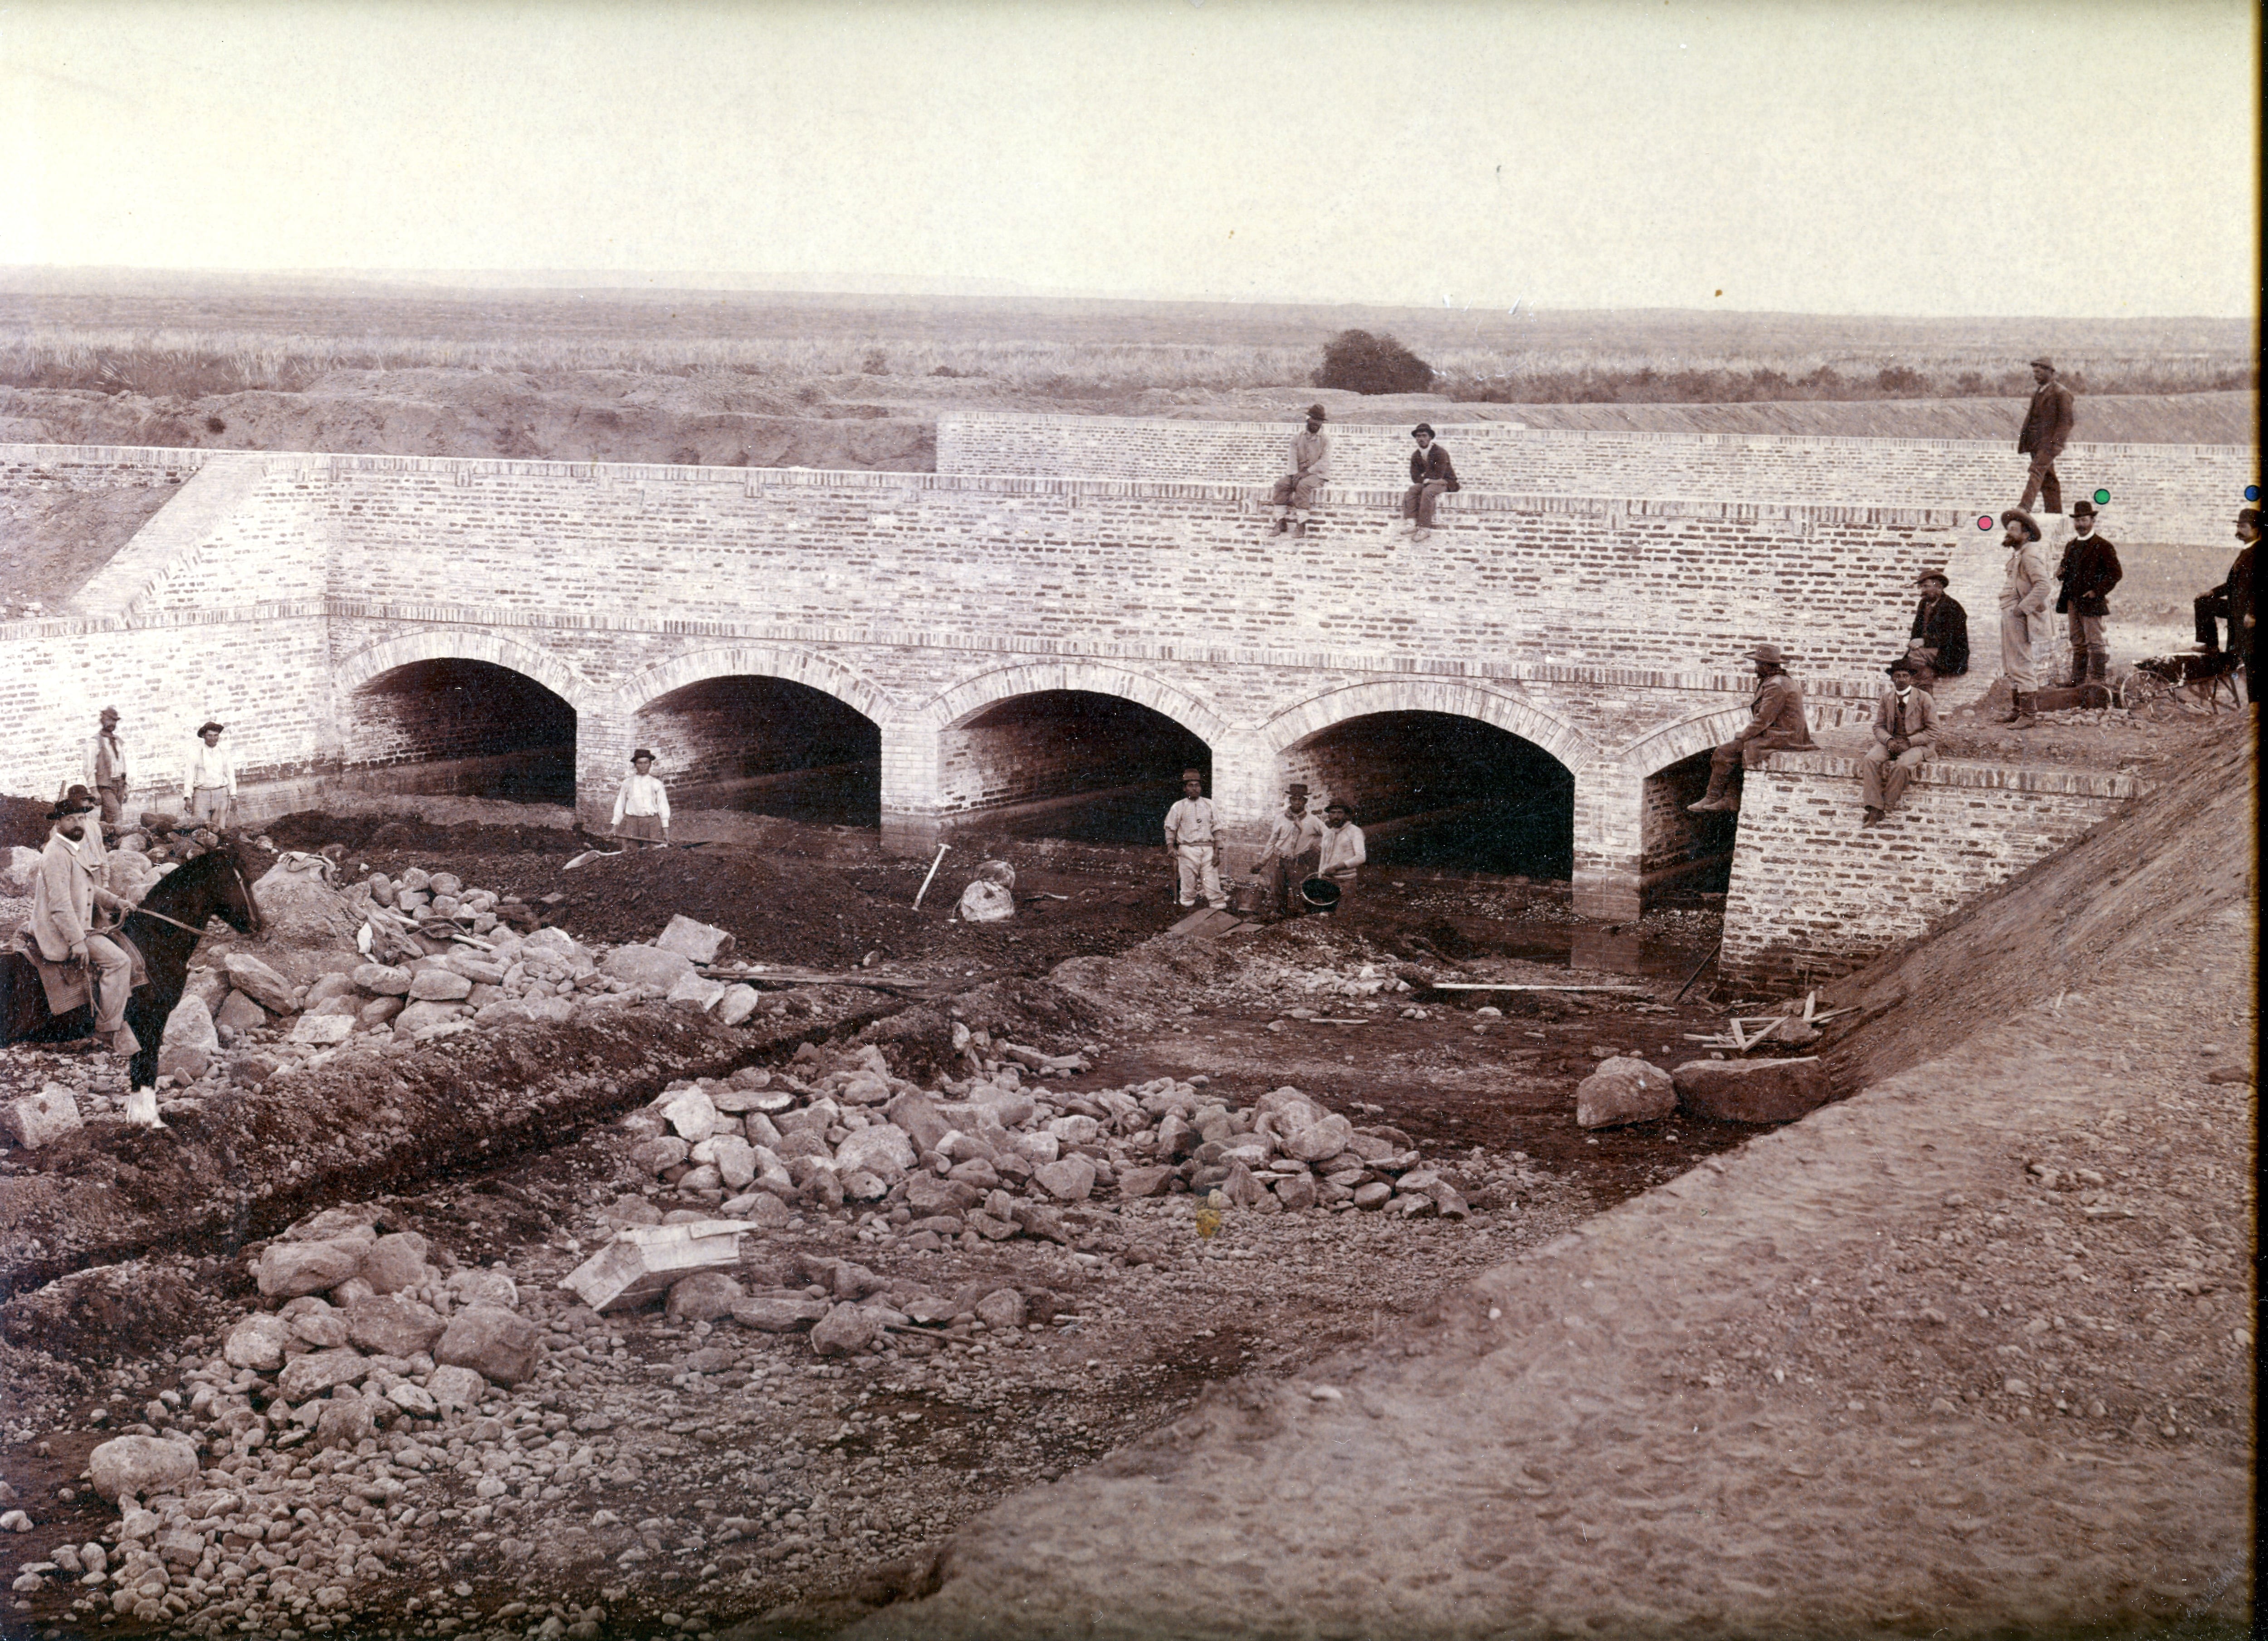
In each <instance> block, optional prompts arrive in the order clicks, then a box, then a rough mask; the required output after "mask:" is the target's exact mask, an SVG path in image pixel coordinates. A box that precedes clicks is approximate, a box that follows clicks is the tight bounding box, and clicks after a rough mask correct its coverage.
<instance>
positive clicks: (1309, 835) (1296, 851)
mask: <svg viewBox="0 0 2268 1641" xmlns="http://www.w3.org/2000/svg"><path fill="white" fill-rule="evenodd" d="M1322 846H1323V817H1322V816H1320V815H1310V814H1309V813H1308V812H1307V782H1305V781H1303V780H1295V781H1293V782H1292V784H1291V786H1290V787H1286V788H1285V793H1284V812H1283V813H1282V814H1281V815H1278V817H1276V824H1274V825H1273V826H1271V827H1270V828H1269V831H1268V846H1267V848H1266V849H1265V850H1264V851H1263V853H1262V854H1261V856H1260V863H1259V864H1258V865H1256V866H1255V867H1254V868H1253V869H1252V875H1253V876H1255V877H1257V878H1258V879H1260V881H1261V882H1262V883H1264V884H1266V885H1267V887H1268V892H1269V898H1270V900H1271V901H1272V902H1273V903H1274V906H1273V909H1274V910H1275V911H1276V912H1277V913H1278V915H1288V914H1290V913H1295V912H1297V911H1298V910H1299V909H1300V883H1301V882H1302V881H1303V880H1305V878H1306V877H1307V874H1308V873H1309V872H1310V871H1311V870H1312V869H1313V867H1314V860H1315V857H1316V855H1317V854H1318V853H1319V852H1320V851H1321V850H1322Z"/></svg>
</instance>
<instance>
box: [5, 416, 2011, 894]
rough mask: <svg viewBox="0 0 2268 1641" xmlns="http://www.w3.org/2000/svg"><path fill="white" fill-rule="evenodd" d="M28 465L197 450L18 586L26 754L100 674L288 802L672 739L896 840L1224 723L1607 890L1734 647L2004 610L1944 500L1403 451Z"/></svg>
mask: <svg viewBox="0 0 2268 1641" xmlns="http://www.w3.org/2000/svg"><path fill="white" fill-rule="evenodd" d="M1454 432H1455V430H1453V429H1448V428H1445V429H1444V439H1445V440H1448V439H1450V438H1452V437H1453V436H1454ZM1181 436H1183V437H1186V436H1187V434H1186V429H1185V430H1184V432H1183V434H1182V435H1181ZM1492 436H1493V437H1496V438H1499V439H1500V438H1501V437H1502V433H1501V432H1500V431H1499V432H1496V433H1495V434H1493V435H1492ZM1197 437H1199V438H1200V439H1202V438H1203V437H1204V435H1203V434H1199V435H1197ZM1358 442H1359V441H1358ZM1845 442H1846V443H1854V444H1855V443H1862V442H1864V441H1845ZM968 445H969V440H968V439H966V438H961V437H956V438H954V439H947V440H941V444H940V447H941V449H947V448H957V449H966V448H967V447H968ZM1190 465H1192V466H1193V467H1197V468H1198V469H1203V468H1204V466H1205V462H1204V460H1203V457H1202V452H1199V455H1198V456H1197V459H1194V460H1192V461H1191V462H1190ZM1238 477H1243V475H1242V474H1241V472H1239V473H1238ZM1389 481H1390V474H1389ZM0 484H4V485H5V486H6V487H7V488H10V489H13V490H17V491H23V490H31V489H37V488H40V487H42V486H45V487H50V488H61V489H72V488H81V489H90V490H92V489H103V488H117V487H120V486H132V485H137V484H138V485H149V486H157V485H174V486H178V489H177V490H176V492H175V493H174V494H173V497H172V499H171V500H170V501H169V502H167V503H166V505H165V506H163V507H162V508H161V509H159V510H158V512H157V513H156V514H154V515H153V516H152V517H151V520H150V521H149V522H148V523H147V524H146V525H145V526H144V528H143V529H142V530H141V531H140V533H139V534H138V535H136V536H134V538H133V539H132V540H131V541H130V542H129V543H127V545H126V546H125V547H124V548H123V549H122V551H120V552H119V553H118V554H117V555H116V557H115V558H114V559H113V560H112V561H111V562H110V563H109V564H108V565H107V566H106V567H105V568H104V569H103V570H101V571H100V572H99V573H97V575H96V576H95V577H94V579H93V580H92V581H91V582H89V583H88V584H87V585H86V586H85V588H83V589H82V590H81V591H80V593H79V594H78V595H77V597H76V598H75V599H74V601H73V604H72V609H71V611H70V614H69V615H67V616H64V617H57V618H51V619H48V620H43V621H37V622H21V621H19V622H15V623H11V624H6V625H0V658H4V659H5V660H6V661H7V662H9V663H10V665H9V666H7V667H6V668H5V669H0V671H4V676H5V678H6V680H7V681H5V682H0V708H4V710H5V713H6V715H7V717H8V718H9V719H10V720H11V721H13V722H16V723H18V724H19V725H20V726H21V728H20V730H19V732H18V734H17V735H14V736H12V737H11V739H10V741H9V743H8V745H7V747H6V748H5V750H4V752H0V758H4V760H5V762H4V764H0V780H4V781H5V784H6V786H7V787H8V789H11V790H16V791H33V792H44V791H45V790H47V789H48V787H53V786H54V785H55V783H56V781H57V780H59V779H60V778H62V777H63V775H66V774H69V773H70V763H71V761H72V758H73V757H74V756H75V749H76V747H77V744H78V743H79V738H80V737H83V736H84V735H85V734H86V733H87V732H88V731H89V730H90V729H91V728H92V720H93V715H94V712H95V710H96V708H97V707H99V706H101V705H104V704H109V703H115V704H116V705H118V706H120V707H121V708H122V711H123V712H125V713H126V714H127V719H128V722H129V725H131V726H136V728H138V735H135V736H134V737H133V738H134V739H135V740H136V741H138V743H139V744H140V745H142V746H144V747H145V748H154V747H165V748H173V747H179V746H185V745H187V744H188V740H189V737H190V733H191V731H192V730H193V729H194V728H195V725H196V723H197V722H198V721H201V720H202V719H203V717H204V716H205V715H207V714H210V715H213V716H216V717H219V718H221V719H223V720H224V721H227V722H228V723H229V724H230V725H231V726H232V730H231V733H232V737H233V739H234V743H235V745H236V747H237V750H238V752H239V758H241V759H242V760H243V762H244V763H245V764H246V765H247V767H248V769H249V770H250V772H251V778H252V779H253V780H254V781H255V782H261V781H265V782H268V783H270V784H271V785H273V786H274V787H275V790H276V794H277V797H276V801H275V807H279V808H280V807H282V806H283V805H284V802H285V801H286V799H287V796H288V798H289V800H290V801H292V802H304V801H305V800H306V795H307V794H306V787H307V784H308V783H310V782H339V781H345V782H355V781H365V782H366V781H370V780H393V781H396V782H400V783H405V784H406V783H413V782H415V781H416V780H418V779H419V778H420V775H421V772H436V771H439V772H450V771H454V772H463V771H465V770H468V769H470V770H480V769H483V768H488V769H491V770H493V769H495V768H497V767H509V768H513V769H519V770H522V771H525V770H527V769H528V768H530V767H539V766H541V765H542V764H543V763H544V762H545V760H549V763H550V765H551V767H552V770H553V774H552V776H551V781H552V793H553V795H556V796H558V797H561V798H564V797H566V796H568V795H570V788H571V796H572V799H573V801H574V802H575V803H576V804H577V806H578V809H581V811H582V812H583V813H584V814H585V816H586V817H589V816H594V815H600V814H602V813H603V812H604V810H605V809H606V808H607V806H608V804H609V803H610V802H611V798H612V794H613V791H614V788H615V785H616V783H617V782H618V781H619V780H620V778H621V776H622V772H624V770H625V767H626V764H627V759H628V757H629V754H630V750H631V749H632V747H633V746H634V745H639V744H644V745H648V746H652V747H653V748H654V749H655V750H657V751H658V752H659V754H660V756H661V760H662V765H663V767H664V770H665V772H666V773H667V774H668V776H669V778H670V780H671V783H672V787H673V790H674V791H675V792H676V793H677V794H678V799H677V801H678V802H680V803H681V804H684V803H687V802H693V803H698V802H703V801H705V800H708V799H712V798H713V799H714V800H715V801H716V802H719V803H720V804H725V805H730V804H733V803H750V802H754V803H755V804H758V805H761V803H762V799H761V798H760V797H752V796H751V795H752V794H756V793H760V792H761V791H762V788H764V787H766V786H767V785H768V784H778V783H794V782H797V781H806V782H807V781H809V780H811V779H813V772H814V771H817V772H832V775H831V778H835V779H838V780H842V781H847V782H848V783H849V784H850V787H852V788H857V787H859V783H861V782H864V783H865V787H864V795H863V797H860V798H858V802H863V803H864V804H865V805H866V807H865V810H864V814H865V818H866V819H867V820H868V822H869V824H877V825H879V827H880V835H881V839H882V840H883V843H884V845H885V846H886V847H887V848H889V849H891V850H894V851H897V852H901V853H917V852H926V851H927V850H928V849H929V848H930V847H932V846H933V844H934V842H935V841H936V839H938V838H939V835H940V833H941V832H949V831H950V830H952V829H953V828H954V827H956V826H967V825H970V824H982V823H984V822H987V821H990V820H998V819H1000V818H1002V817H1005V816H1009V815H1028V814H1031V813H1033V812H1035V811H1044V810H1045V809H1047V808H1048V807H1049V806H1050V805H1058V806H1060V805H1066V804H1075V803H1079V802H1091V801H1093V800H1094V799H1095V798H1096V797H1097V796H1098V795H1105V796H1107V795H1109V794H1112V793H1114V792H1117V793H1134V794H1138V795H1143V796H1142V801H1143V802H1149V799H1150V796H1151V795H1155V794H1156V793H1157V791H1158V790H1159V789H1160V785H1161V784H1162V786H1163V787H1164V788H1165V789H1166V790H1167V791H1170V788H1171V785H1172V780H1173V777H1174V775H1175V772H1177V771H1178V770H1179V769H1180V768H1181V767H1182V765H1184V764H1187V763H1196V764H1197V765H1200V766H1202V767H1204V768H1206V769H1207V770H1208V772H1209V776H1210V780H1211V791H1212V792H1213V794H1214V796H1215V798H1216V801H1217V802H1218V804H1219V808H1220V809H1221V811H1222V813H1223V815H1224V817H1225V818H1226V821H1227V822H1228V823H1229V824H1230V826H1231V828H1232V832H1233V834H1234V835H1236V836H1237V837H1239V838H1241V839H1251V838H1253V837H1256V836H1257V835H1258V834H1259V832H1261V831H1262V830H1263V829H1264V826H1265V824H1266V820H1267V817H1269V816H1270V814H1271V813H1272V812H1273V810H1274V808H1275V806H1276V802H1277V801H1278V795H1279V794H1280V791H1281V787H1282V786H1283V784H1284V783H1285V781H1286V780H1293V779H1305V780H1307V781H1308V783H1309V784H1310V785H1311V786H1312V787H1315V788H1316V789H1317V790H1318V791H1321V792H1329V793H1331V794H1334V795H1346V796H1348V797H1350V798H1351V800H1352V801H1353V802H1355V803H1356V805H1357V807H1358V810H1359V813H1360V814H1361V815H1362V816H1363V817H1364V818H1365V819H1366V822H1377V821H1383V822H1386V823H1387V824H1389V825H1390V824H1392V823H1393V822H1394V821H1395V818H1396V817H1408V816H1411V815H1416V814H1425V813H1431V814H1439V813H1441V812H1443V811H1451V812H1454V811H1455V810H1456V809H1458V807H1459V806H1460V805H1465V804H1470V803H1473V802H1481V801H1487V802H1496V803H1499V804H1502V803H1505V802H1512V803H1513V804H1514V805H1515V806H1516V807H1517V806H1520V805H1525V806H1526V807H1527V808H1528V809H1529V810H1530V811H1532V814H1531V817H1530V818H1531V819H1533V820H1534V821H1535V831H1536V832H1537V833H1538V835H1539V836H1541V837H1542V839H1543V842H1542V844H1540V845H1539V846H1537V850H1536V851H1531V854H1532V856H1533V861H1534V863H1535V866H1536V869H1537V870H1538V874H1539V875H1546V876H1572V883H1573V888H1574V899H1575V906H1576V909H1577V910H1578V911H1579V912H1580V913H1583V914H1585V915H1587V916H1591V917H1595V918H1602V919H1608V920H1624V919H1627V918H1629V917H1631V916H1633V915H1635V914H1636V913H1637V912H1638V910H1639V908H1640V906H1641V903H1642V899H1643V896H1644V894H1645V892H1646V889H1647V888H1648V887H1649V886H1651V885H1653V884H1657V883H1663V882H1666V881H1668V880H1671V879H1674V878H1675V877H1677V876H1680V875H1682V874H1683V873H1685V872H1689V871H1690V870H1692V869H1694V868H1695V867H1696V866H1697V864H1702V863H1706V862H1709V861H1722V860H1723V859H1724V857H1725V855H1726V854H1727V850H1728V848H1729V846H1730V843H1729V837H1728V833H1727V830H1726V826H1725V824H1724V823H1716V824H1715V827H1716V829H1715V830H1713V831H1712V829H1711V828H1710V826H1709V825H1707V824H1697V823H1696V822H1694V821H1693V820H1691V819H1690V818H1689V817H1687V816H1686V815H1685V814H1684V812H1683V802H1684V801H1685V800H1686V799H1688V798H1689V797H1690V796H1691V795H1694V794H1695V793H1696V792H1697V790H1698V787H1699V786H1700V784H1701V782H1702V780H1703V779H1704V778H1705V764H1706V758H1705V753H1706V750H1707V749H1708V748H1709V747H1710V746H1711V745H1712V744H1713V743H1716V742H1717V741H1719V740H1720V739H1722V738H1724V737H1725V736H1726V735H1727V734H1729V733H1730V732H1731V730H1732V729H1733V728H1735V727H1737V726H1738V725H1739V724H1740V723H1741V722H1742V721H1744V719H1745V716H1746V700H1747V696H1748V692H1749V687H1750V686H1749V681H1748V679H1747V678H1746V677H1745V676H1744V674H1743V669H1742V663H1741V662H1740V660H1739V656H1740V653H1741V651H1742V649H1744V648H1745V647H1748V646H1749V645H1750V644H1752V643H1754V642H1756V641H1759V640H1765V639H1769V640H1772V641H1776V642H1778V643H1779V644H1780V645H1782V646H1783V647H1785V648H1786V649H1787V650H1788V651H1789V652H1790V654H1791V655H1792V656H1793V660H1794V663H1795V666H1796V668H1797V670H1798V671H1799V673H1800V675H1801V676H1803V678H1804V680H1805V683H1806V685H1807V689H1808V693H1809V696H1810V699H1812V701H1813V703H1814V713H1815V724H1816V725H1817V726H1819V727H1822V728H1824V727H1828V726H1830V725H1833V724H1835V723H1837V722H1840V721H1842V720H1843V719H1844V718H1845V716H1855V715H1856V714H1857V713H1861V712H1865V711H1867V710H1868V709H1869V707H1870V704H1871V701H1872V699H1873V697H1874V693H1875V692H1876V691H1877V689H1878V688H1879V684H1880V677H1881V674H1880V671H1879V669H1880V668H1881V665H1882V664H1883V662H1884V661H1885V660H1886V659H1887V658H1888V657H1889V655H1891V654H1895V653H1896V651H1897V650H1898V649H1899V648H1900V647H1902V645H1903V641H1904V629H1905V625H1906V622H1907V619H1908V617H1909V612H1910V610H1911V597H1912V593H1911V583H1912V580H1913V578H1914V576H1915V574H1916V573H1917V572H1918V571H1919V570H1920V569H1922V568H1924V567H1925V566H1929V565H1945V566H1948V569H1949V572H1950V573H1951V575H1952V577H1953V580H1954V584H1955V595H1957V596H1960V597H1962V599H1963V601H1964V602H1966V603H1968V605H1969V606H1970V609H1971V610H1972V611H1977V612H1980V614H1981V615H1983V616H1984V617H1986V618H1987V620H1989V613H1990V611H1991V610H1992V587H1993V586H1994V585H1996V584H1997V580H1998V558H1999V555H1998V551H1997V546H1996V542H1997V536H1996V535H1991V534H1985V533H1982V532H1980V531H1979V530H1978V529H1977V525H1976V515H1975V514H1974V513H1972V512H1970V511H1968V510H1966V509H1956V508H1955V507H1952V506H1932V507H1914V508H1896V507H1879V506H1862V505H1857V504H1855V503H1850V504H1837V505H1830V506H1804V505H1797V504H1794V503H1771V504H1755V503H1742V502H1735V501H1729V500H1720V499H1686V500H1676V499H1668V500H1664V499H1653V500H1638V499H1626V498H1622V497H1611V496H1610V497H1587V496H1570V495H1564V494H1525V493H1516V492H1508V491H1501V490H1486V489H1482V488H1477V487H1471V488H1468V489H1467V490H1466V491H1465V492H1462V493H1461V494H1459V495H1457V496H1455V497H1453V498H1450V499H1449V500H1448V502H1447V504H1445V506H1444V510H1443V521H1444V528H1443V529H1441V530H1440V532H1439V533H1438V534H1436V535H1435V536H1433V537H1432V539H1431V540H1430V541H1428V542H1425V543H1409V542H1406V541H1405V542H1400V543H1397V542H1395V540H1393V539H1391V538H1390V537H1389V536H1388V533H1387V527H1388V522H1389V521H1390V519H1391V517H1392V506H1393V503H1394V501H1395V499H1396V496H1397V492H1396V490H1395V488H1392V487H1383V488H1378V489H1364V488H1359V487H1354V488H1344V489H1337V490H1334V491H1332V492H1329V495H1328V497H1327V498H1326V502H1325V506H1324V508H1323V511H1322V524H1321V526H1320V528H1319V529H1318V531H1317V533H1316V534H1315V535H1314V536H1313V537H1312V538H1310V539H1308V540H1306V541H1304V542H1301V541H1292V540H1288V539H1285V538H1279V537H1275V536H1269V535H1267V534H1266V533H1265V531H1264V513H1265V509H1264V507H1263V506H1261V498H1262V493H1263V492H1261V491H1260V490H1259V489H1258V488H1257V487H1256V485H1255V484H1247V483H1199V482H1188V481H1170V482H1169V481H1166V480H1159V479H1141V478H1108V479H1085V478H1067V477H1025V476H1018V475H1013V474H1005V475H1004V474H999V473H990V474H988V473H979V472H945V473H939V474H901V473H858V472H821V471H809V470H801V469H702V468H676V467H658V466H629V465H610V464H591V463H564V462H514V461H500V460H455V459H438V458H410V457H382V456H353V457H348V456H323V455H224V454H221V453H213V452H202V451H187V450H117V449H97V448H81V447H0ZM1850 487H1851V486H1850V485H1848V484H1845V485H1843V486H1841V488H1844V489H1848V488H1850ZM1828 488H1830V490H1831V489H1833V488H1835V487H1834V486H1829V487H1828ZM1980 625H1983V623H1980ZM1979 636H1980V638H1985V637H1987V636H1988V635H1987V634H1985V633H1980V634H1979ZM1987 647H1989V646H1987ZM58 749H63V753H62V755H61V756H58ZM165 761H166V760H163V759H151V758H145V759H144V763H145V765H149V764H151V763H156V764H158V765H160V766H159V767H158V768H156V769H155V770H153V771H152V773H153V774H155V775H156V776H158V778H159V779H160V780H162V779H163V777H165V776H166V775H167V774H170V773H171V771H170V770H168V769H166V768H165V767H163V764H164V763H165ZM855 796H856V794H855V793H854V797H855ZM1538 851H1540V852H1538ZM1555 862H1556V864H1555ZM1527 865H1528V858H1527V857H1523V860H1522V861H1513V862H1510V863H1508V864H1507V867H1506V869H1513V870H1518V869H1525V867H1526V866H1527Z"/></svg>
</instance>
